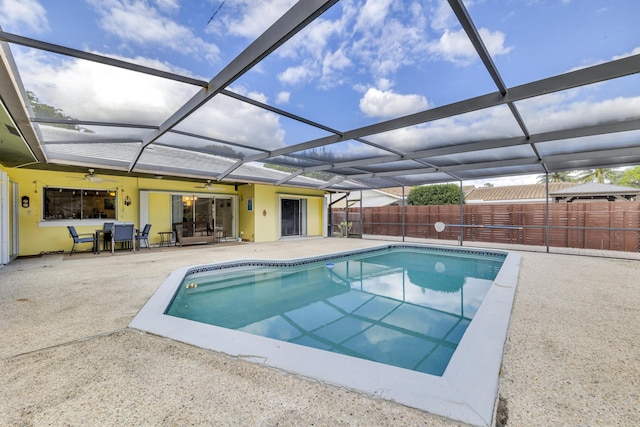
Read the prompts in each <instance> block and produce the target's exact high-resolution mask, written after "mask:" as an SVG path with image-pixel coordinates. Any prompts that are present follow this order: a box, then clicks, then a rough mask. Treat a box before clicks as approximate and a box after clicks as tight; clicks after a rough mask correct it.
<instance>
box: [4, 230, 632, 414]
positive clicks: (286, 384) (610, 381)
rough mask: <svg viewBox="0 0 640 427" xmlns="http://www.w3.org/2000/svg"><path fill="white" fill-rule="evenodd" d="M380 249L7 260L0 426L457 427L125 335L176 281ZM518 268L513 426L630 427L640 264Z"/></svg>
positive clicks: (527, 257) (551, 257) (511, 343)
mask: <svg viewBox="0 0 640 427" xmlns="http://www.w3.org/2000/svg"><path fill="white" fill-rule="evenodd" d="M380 243H382V242H381V241H375V240H368V239H365V240H357V239H293V240H288V241H283V242H277V243H264V244H261V243H248V244H240V245H228V246H225V245H215V246H206V247H192V248H176V250H164V249H163V250H162V251H160V250H151V251H145V250H142V251H140V252H137V253H135V254H129V253H121V254H117V255H115V256H112V255H110V254H109V255H106V256H102V255H101V256H94V255H91V254H86V255H80V254H78V256H76V254H74V255H73V257H71V258H69V257H68V256H67V255H64V256H63V255H61V254H55V255H44V256H42V257H36V258H27V259H19V260H16V261H14V262H12V263H11V264H9V265H7V266H5V267H3V268H1V269H0V338H1V342H2V346H0V378H2V381H1V385H0V425H38V426H39V425H101V426H106V425H242V426H244V425H255V426H271V425H332V426H333V425H363V426H364V425H366V426H372V425H434V426H440V425H458V424H457V423H453V422H450V421H447V420H443V419H441V418H438V417H434V416H430V415H429V414H426V413H423V412H421V411H418V410H414V409H410V408H406V407H404V406H401V405H397V404H394V403H392V402H386V401H380V400H377V399H372V398H369V397H366V396H362V395H359V394H357V393H354V392H350V391H347V390H343V389H338V388H335V387H332V386H329V385H324V384H321V383H317V382H312V381H308V380H304V379H300V378H297V377H295V376H293V375H287V374H284V373H281V372H277V371H274V370H271V369H267V368H264V367H262V366H259V365H256V364H253V363H249V362H245V361H242V360H236V359H233V358H230V357H227V356H225V355H222V354H218V353H214V352H209V351H204V350H201V349H198V348H194V347H191V346H188V345H185V344H180V343H176V342H173V341H169V340H166V339H163V338H160V337H156V336H151V335H148V334H143V333H140V332H137V331H134V330H130V329H128V328H127V325H128V324H129V322H130V321H131V319H132V318H133V317H134V316H135V315H136V313H137V312H138V310H139V309H140V308H141V307H142V305H143V304H144V303H145V302H146V300H147V299H148V298H149V297H150V296H151V295H152V294H153V292H154V291H155V290H156V289H157V287H158V286H159V285H160V283H162V281H163V280H164V279H165V278H166V276H167V275H168V274H169V273H170V272H171V271H173V270H174V269H176V268H178V267H182V266H185V265H191V264H201V263H211V262H216V261H225V260H235V259H247V258H259V259H276V258H291V257H296V258H297V257H305V256H312V255H316V254H321V253H330V252H336V251H342V250H348V249H354V248H361V247H369V246H375V245H379V244H380ZM522 255H523V261H522V267H521V273H520V283H519V288H518V292H517V295H516V302H515V306H514V310H513V317H512V324H511V329H510V334H509V338H508V341H507V346H506V352H505V357H504V363H503V371H502V375H501V383H500V388H501V391H500V394H501V397H502V400H503V402H504V403H505V406H506V410H507V413H508V425H509V426H529V425H550V424H556V425H630V426H631V425H640V412H639V411H638V409H637V402H638V401H640V394H639V391H638V390H640V347H639V346H638V342H639V341H640V340H639V338H640V336H639V332H638V331H640V316H638V315H637V310H638V306H640V289H639V287H640V285H639V283H640V279H639V277H638V276H640V262H638V261H637V260H627V259H608V258H599V257H584V256H574V255H565V254H546V253H537V252H529V251H526V252H524V251H523V252H522Z"/></svg>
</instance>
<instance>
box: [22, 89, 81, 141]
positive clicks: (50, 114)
mask: <svg viewBox="0 0 640 427" xmlns="http://www.w3.org/2000/svg"><path fill="white" fill-rule="evenodd" d="M27 97H28V98H29V103H30V104H31V108H32V109H33V113H34V114H35V115H36V117H42V118H47V119H64V120H74V119H73V117H70V116H67V115H66V114H64V113H63V112H62V110H60V109H59V108H55V107H53V106H51V105H49V104H45V103H44V102H42V101H40V99H38V97H37V96H36V94H35V93H33V92H31V91H30V90H28V91H27ZM50 126H55V127H59V128H64V129H71V130H77V131H82V132H89V133H93V131H91V130H89V129H86V128H83V127H80V126H78V125H75V124H71V123H70V124H51V125H50Z"/></svg>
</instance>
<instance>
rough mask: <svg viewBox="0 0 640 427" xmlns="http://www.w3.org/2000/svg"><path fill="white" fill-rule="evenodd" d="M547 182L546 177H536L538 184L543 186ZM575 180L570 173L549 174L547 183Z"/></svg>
mask: <svg viewBox="0 0 640 427" xmlns="http://www.w3.org/2000/svg"><path fill="white" fill-rule="evenodd" d="M546 181H547V175H540V176H538V184H544V183H545V182H546ZM574 181H575V178H574V177H573V176H572V175H571V172H566V171H565V172H552V173H550V174H549V182H574Z"/></svg>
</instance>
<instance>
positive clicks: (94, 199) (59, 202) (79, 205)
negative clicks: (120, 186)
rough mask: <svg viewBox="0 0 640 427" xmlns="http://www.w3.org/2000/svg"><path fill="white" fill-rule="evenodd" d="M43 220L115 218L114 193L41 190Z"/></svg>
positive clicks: (83, 190) (57, 189)
mask: <svg viewBox="0 0 640 427" xmlns="http://www.w3.org/2000/svg"><path fill="white" fill-rule="evenodd" d="M43 193H44V195H43V198H44V200H43V203H42V205H43V206H44V212H43V215H44V219H45V220H47V221H49V220H59V219H96V218H97V219H100V218H109V219H115V218H116V206H117V203H116V191H115V190H90V189H82V188H55V187H45V188H43Z"/></svg>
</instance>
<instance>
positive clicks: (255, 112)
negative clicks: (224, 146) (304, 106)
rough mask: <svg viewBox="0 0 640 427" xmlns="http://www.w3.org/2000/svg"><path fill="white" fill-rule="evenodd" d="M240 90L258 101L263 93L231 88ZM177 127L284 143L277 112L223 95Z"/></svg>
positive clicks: (267, 144)
mask: <svg viewBox="0 0 640 427" xmlns="http://www.w3.org/2000/svg"><path fill="white" fill-rule="evenodd" d="M233 90H234V92H237V93H240V94H241V95H245V96H247V97H249V98H252V99H257V100H259V101H261V102H265V101H266V99H267V98H266V96H265V95H264V94H261V93H256V92H247V91H246V89H245V88H242V87H234V88H233ZM178 128H179V129H181V130H186V131H189V132H193V133H197V134H201V135H207V136H210V137H213V138H219V139H222V140H225V141H230V142H236V143H241V144H248V145H254V146H257V147H261V148H267V149H276V148H280V147H282V146H284V137H285V131H284V130H283V129H282V127H281V125H280V118H279V116H278V115H277V114H274V113H271V112H269V111H266V110H263V109H260V108H258V107H254V106H253V105H250V104H247V103H245V102H239V101H237V100H236V99H233V98H230V97H227V96H217V97H215V98H214V99H212V100H211V101H209V102H208V103H207V104H205V105H204V106H203V107H201V108H200V109H199V110H197V111H196V112H195V113H194V114H192V115H191V116H189V117H188V118H187V119H186V120H184V121H183V122H182V123H180V125H179V126H178Z"/></svg>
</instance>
